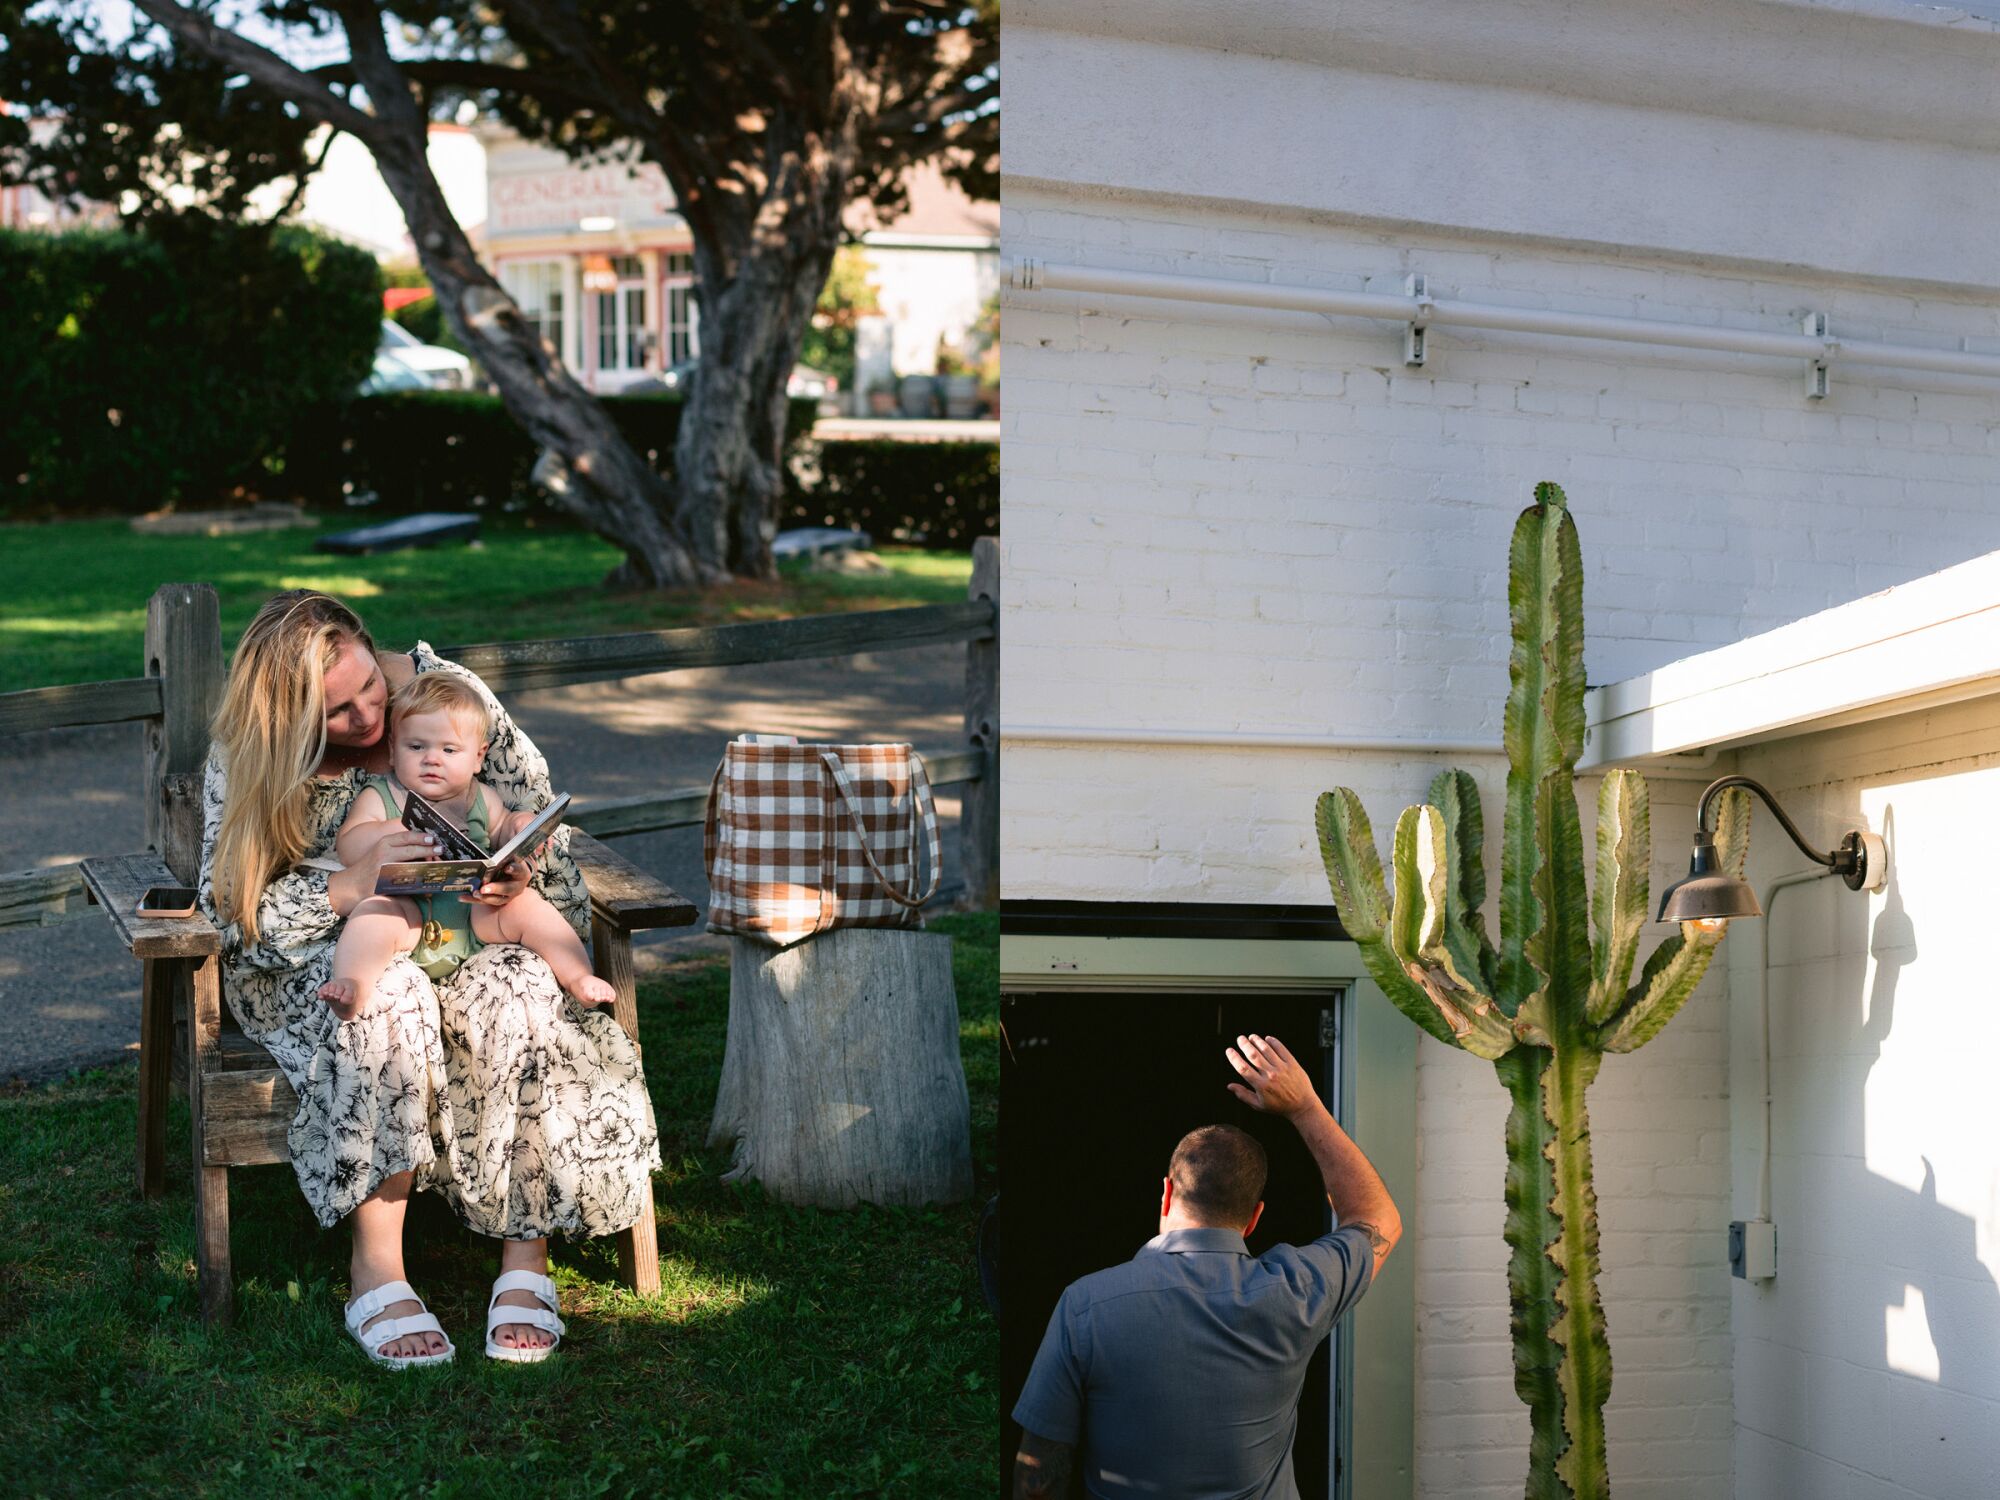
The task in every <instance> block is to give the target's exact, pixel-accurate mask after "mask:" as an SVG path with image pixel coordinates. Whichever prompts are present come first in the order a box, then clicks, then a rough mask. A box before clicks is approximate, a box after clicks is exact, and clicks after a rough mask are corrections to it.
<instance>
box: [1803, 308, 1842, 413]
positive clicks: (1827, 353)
mask: <svg viewBox="0 0 2000 1500" xmlns="http://www.w3.org/2000/svg"><path fill="white" fill-rule="evenodd" d="M1803 327H1804V329H1805V335H1806V337H1807V338H1809V339H1818V340H1819V341H1820V345H1821V348H1820V354H1819V357H1818V358H1816V359H1812V360H1809V361H1807V363H1806V400H1808V401H1824V400H1825V399H1826V393H1827V390H1828V388H1829V382H1828V380H1827V374H1826V367H1827V366H1828V365H1829V364H1831V363H1832V362H1833V357H1834V356H1835V355H1836V354H1838V353H1839V352H1840V341H1839V340H1838V339H1835V338H1833V337H1831V336H1830V335H1829V334H1828V333H1827V331H1826V314H1825V313H1807V314H1806V316H1805V323H1804V325H1803Z"/></svg>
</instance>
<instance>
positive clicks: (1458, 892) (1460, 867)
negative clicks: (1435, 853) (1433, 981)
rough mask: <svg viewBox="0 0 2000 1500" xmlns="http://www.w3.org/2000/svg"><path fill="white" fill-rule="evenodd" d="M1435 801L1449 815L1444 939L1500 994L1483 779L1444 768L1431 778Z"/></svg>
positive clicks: (1489, 990)
mask: <svg viewBox="0 0 2000 1500" xmlns="http://www.w3.org/2000/svg"><path fill="white" fill-rule="evenodd" d="M1429 801H1430V805H1431V806H1433V807H1435V808H1436V809H1437V810H1438V813H1439V815H1440V816H1441V817H1442V818H1443V819H1444V836H1445V858H1446V859H1447V861H1448V862H1449V863H1450V866H1451V884H1450V886H1449V887H1448V888H1447V890H1446V894H1445V916H1444V921H1445V927H1444V944H1445V948H1446V949H1447V950H1448V951H1449V952H1450V954H1451V959H1452V965H1453V967H1454V969H1455V970H1456V971H1457V972H1458V973H1460V974H1463V975H1465V976H1467V977H1468V978H1470V979H1472V980H1473V981H1474V983H1475V985H1476V987H1477V988H1478V989H1479V990H1481V991H1482V992H1483V993H1485V994H1487V995H1489V996H1493V997H1494V998H1495V1000H1496V1001H1497V999H1498V991H1497V990H1496V989H1495V987H1494V983H1493V971H1494V967H1495V964H1496V962H1497V959H1498V955H1496V954H1495V953H1494V951H1493V944H1492V943H1491V942H1490V941H1488V940H1487V937H1486V918H1485V916H1484V915H1483V914H1482V912H1481V911H1480V908H1481V907H1483V906H1484V905H1485V904H1486V866H1485V864H1484V863H1483V860H1482V855H1483V852H1484V849H1485V845H1486V823H1485V818H1484V816H1483V814H1482V812H1481V810H1480V805H1479V784H1478V783H1477V782H1475V781H1474V780H1473V779H1472V777H1471V775H1470V773H1468V772H1465V771H1456V770H1454V771H1440V772H1438V774H1437V776H1436V777H1435V779H1433V780H1432V782H1431V790H1430V798H1429Z"/></svg>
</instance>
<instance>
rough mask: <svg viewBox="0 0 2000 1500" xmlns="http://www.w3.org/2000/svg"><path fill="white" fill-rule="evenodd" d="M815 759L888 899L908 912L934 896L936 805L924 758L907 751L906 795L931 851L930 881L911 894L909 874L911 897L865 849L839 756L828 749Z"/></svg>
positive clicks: (913, 881)
mask: <svg viewBox="0 0 2000 1500" xmlns="http://www.w3.org/2000/svg"><path fill="white" fill-rule="evenodd" d="M819 758H820V761H821V763H822V764H824V765H825V766H826V768H827V770H828V771H829V772H830V773H831V774H832V776H833V784H834V787H835V788H836V789H837V790H838V791H839V793H840V800H841V801H842V802H844V803H846V804H847V815H848V817H849V818H851V819H852V820H853V822H854V836H855V838H856V839H858V840H859V841H860V843H861V854H862V857H863V858H864V859H866V860H867V861H868V868H869V869H871V870H873V871H874V872H875V878H876V879H877V880H879V881H881V882H882V889H883V890H885V891H887V892H888V893H889V899H890V900H891V901H894V902H895V903H896V904H897V905H899V906H907V907H910V908H912V909H914V908H916V907H919V906H922V905H923V904H924V903H925V902H926V901H928V900H930V899H931V897H933V896H935V895H936V894H937V888H938V879H939V877H940V876H941V875H942V874H943V870H942V868H941V860H942V849H941V847H940V844H939V839H938V822H937V804H936V803H935V802H934V801H933V800H932V799H931V778H930V772H928V771H927V770H925V769H924V758H923V756H921V755H919V754H918V753H917V752H916V751H914V750H912V751H911V752H910V796H911V800H912V801H913V802H914V803H915V805H916V809H917V813H918V815H919V816H920V817H922V819H923V820H924V833H925V835H926V837H927V839H928V841H929V844H930V851H931V882H930V885H929V886H928V887H927V888H926V889H925V891H924V893H923V894H922V895H921V896H919V895H916V894H914V893H915V891H916V888H917V872H916V870H915V869H912V870H911V871H910V891H911V894H908V895H906V894H904V893H903V892H902V891H899V890H897V889H896V888H895V887H894V886H893V885H891V884H890V883H889V877H888V876H887V875H884V874H883V873H882V865H881V862H880V861H878V860H877V859H876V858H875V851H874V850H873V849H871V848H870V847H869V846H868V826H867V825H866V824H865V823H863V822H862V821H861V808H860V807H859V805H858V798H857V797H856V794H855V791H854V783H853V782H852V781H850V780H849V779H848V776H847V767H846V766H844V765H842V764H841V763H840V757H839V756H838V755H836V754H834V752H833V751H831V750H821V751H820V753H819Z"/></svg>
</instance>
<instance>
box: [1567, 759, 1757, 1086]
mask: <svg viewBox="0 0 2000 1500" xmlns="http://www.w3.org/2000/svg"><path fill="white" fill-rule="evenodd" d="M1749 853H1750V794H1749V793H1748V792H1746V791H1744V790H1743V789H1742V788H1741V787H1731V788H1730V789H1729V790H1728V791H1726V792H1724V793H1723V794H1722V800H1721V802H1720V804H1719V805H1718V807H1717V810H1716V819H1715V855H1716V861H1717V863H1718V865H1719V866H1720V867H1721V868H1722V869H1725V870H1728V871H1729V872H1730V873H1731V874H1733V875H1741V874H1742V873H1743V865H1744V861H1745V860H1746V859H1747V858H1748V856H1749ZM1721 946H1722V934H1721V933H1720V932H1704V931H1703V930H1702V929H1701V928H1700V927H1699V926H1697V925H1696V924H1695V923H1693V922H1683V923H1681V930H1680V932H1679V933H1677V934H1676V935H1675V936H1673V937H1670V938H1668V939H1667V940H1666V941H1665V942H1664V943H1662V944H1660V946H1659V947H1658V948H1656V949H1654V950H1653V955H1652V957H1651V958H1648V959H1647V960H1646V967H1645V970H1644V972H1642V973H1641V974H1640V976H1639V982H1638V983H1637V984H1635V985H1634V986H1633V987H1632V990H1631V992H1630V994H1628V995H1627V996H1626V999H1625V1004H1624V1005H1623V1006H1622V1007H1621V1008H1620V1009H1619V1010H1618V1011H1617V1012H1615V1013H1614V1014H1613V1015H1612V1017H1611V1018H1610V1019H1609V1020H1608V1021H1606V1022H1605V1023H1604V1025H1603V1026H1602V1027H1600V1028H1599V1029H1598V1033H1597V1035H1598V1045H1599V1046H1601V1047H1602V1048H1603V1049H1604V1050H1605V1051H1606V1052H1634V1051H1637V1050H1638V1049H1639V1048H1641V1047H1643V1046H1645V1045H1646V1043H1648V1042H1650V1041H1651V1040H1652V1039H1653V1038H1654V1037H1656V1036H1658V1035H1659V1034H1660V1032H1661V1030H1662V1029H1663V1028H1664V1027H1665V1026H1666V1024H1667V1022H1669V1021H1671V1020H1672V1019H1673V1018H1674V1016H1675V1015H1676V1014H1677V1013H1678V1012H1679V1011H1680V1008H1681V1007H1682V1006H1683V1005H1685V1004H1687V1002H1688V998H1689V997H1690V996H1691V995H1693V994H1694V992H1695V987H1696V986H1697V985H1699V984H1700V983H1701V978H1702V975H1704V974H1706V973H1707V972H1708V966H1709V963H1710V962H1711V961H1712V960H1713V959H1714V957H1715V950H1716V949H1717V948H1719V947H1721Z"/></svg>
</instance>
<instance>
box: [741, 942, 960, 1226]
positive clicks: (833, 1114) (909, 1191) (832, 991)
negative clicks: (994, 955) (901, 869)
mask: <svg viewBox="0 0 2000 1500" xmlns="http://www.w3.org/2000/svg"><path fill="white" fill-rule="evenodd" d="M730 946H731V952H730V962H729V1039H728V1043H727V1048H726V1050H725V1052H724V1055H723V1062H722V1083H721V1086H720V1088H719V1089H718V1090H717V1091H716V1099H715V1118H714V1121H713V1122H712V1124H711V1125H710V1127H709V1133H708V1143H709V1145H711V1146H727V1145H733V1146H734V1148H735V1152H734V1156H733V1158H732V1165H731V1167H730V1170H729V1171H728V1172H727V1173H725V1174H724V1180H725V1181H728V1182H734V1181H737V1180H739V1179H742V1178H754V1179H756V1180H757V1181H759V1182H761V1183H763V1184H764V1187H765V1190H766V1191H768V1192H769V1193H770V1194H771V1196H772V1197H774V1198H777V1199H778V1200H780V1201H781V1202H785V1203H800V1204H813V1205H816V1206H820V1207H828V1208H845V1207H849V1206H851V1205H853V1204H855V1203H857V1202H860V1203H950V1202H956V1201H958V1200H960V1199H963V1198H965V1197H967V1196H969V1195H970V1194H971V1192H972V1113H971V1105H970V1101H969V1100H968V1098H967V1096H966V1091H965V1069H964V1067H963V1065H962V1064H961V1062H960V1060H959V1050H958V1046H959V1042H958V995H957V992H956V991H955V990H954V989H953V987H952V980H951V939H950V938H948V937H945V936H942V935H940V934H936V933H928V932H915V931H910V930H906V929H902V928H853V927H844V928H840V929H837V930H835V931H833V932H829V933H826V934H824V935H823V936H820V937H816V938H809V939H807V940H806V941H805V942H803V943H798V944H796V945H794V946H793V947H790V948H784V949H774V948H772V947H770V946H768V945H767V944H764V943H760V942H755V941H752V940H751V939H748V938H740V937H739V938H733V939H731V945H730Z"/></svg>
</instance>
